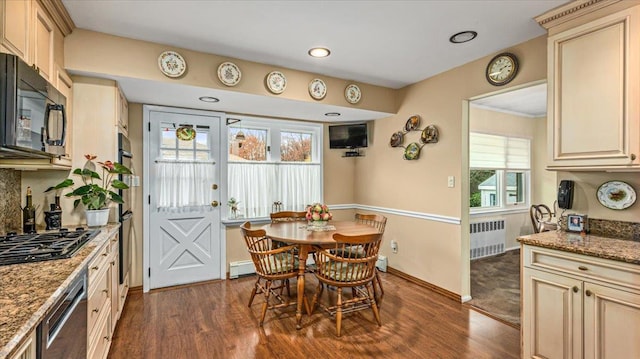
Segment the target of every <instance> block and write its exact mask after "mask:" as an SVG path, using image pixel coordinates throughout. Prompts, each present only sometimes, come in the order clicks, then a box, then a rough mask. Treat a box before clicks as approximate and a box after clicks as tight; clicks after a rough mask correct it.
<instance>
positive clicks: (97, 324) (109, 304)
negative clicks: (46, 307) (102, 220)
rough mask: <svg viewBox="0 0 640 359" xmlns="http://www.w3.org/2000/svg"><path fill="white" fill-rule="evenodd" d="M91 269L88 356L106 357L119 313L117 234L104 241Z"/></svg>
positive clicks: (88, 302) (98, 358)
mask: <svg viewBox="0 0 640 359" xmlns="http://www.w3.org/2000/svg"><path fill="white" fill-rule="evenodd" d="M88 270H89V278H88V283H89V284H88V288H89V289H88V291H87V292H88V300H87V320H88V321H87V351H88V352H87V358H91V359H94V358H95V359H104V358H106V357H107V354H108V353H109V347H110V346H111V339H112V337H113V332H114V331H115V328H116V324H117V322H118V319H119V316H120V296H119V295H118V292H119V283H118V235H117V234H115V235H114V236H113V237H111V238H109V239H108V240H107V241H106V242H105V243H104V244H103V246H102V248H101V249H100V251H99V252H98V254H97V255H96V257H95V258H94V259H93V260H92V261H91V262H90V263H89V269H88Z"/></svg>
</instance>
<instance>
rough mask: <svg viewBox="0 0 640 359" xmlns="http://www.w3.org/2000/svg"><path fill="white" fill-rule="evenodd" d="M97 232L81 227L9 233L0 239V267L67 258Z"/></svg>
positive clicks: (97, 230) (97, 231)
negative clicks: (53, 230) (54, 230)
mask: <svg viewBox="0 0 640 359" xmlns="http://www.w3.org/2000/svg"><path fill="white" fill-rule="evenodd" d="M99 232H100V230H99V229H96V230H85V229H84V228H82V227H78V228H76V229H75V230H74V231H70V230H69V229H67V228H62V229H60V231H58V232H45V233H33V234H17V233H15V232H9V233H7V235H6V236H4V237H0V265H8V264H18V263H28V262H39V261H46V260H51V259H61V258H69V257H71V256H73V255H74V254H75V253H76V252H77V251H78V250H79V249H80V248H81V247H82V246H83V245H84V244H85V243H87V242H88V241H89V240H90V239H91V238H93V237H95V236H96V235H97V234H98V233H99Z"/></svg>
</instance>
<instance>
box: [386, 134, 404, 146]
mask: <svg viewBox="0 0 640 359" xmlns="http://www.w3.org/2000/svg"><path fill="white" fill-rule="evenodd" d="M403 141H404V134H403V133H402V131H398V132H396V133H394V134H393V135H391V140H390V141H389V144H390V145H391V147H398V146H401V145H402V142H403Z"/></svg>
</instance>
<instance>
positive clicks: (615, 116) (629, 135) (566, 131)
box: [536, 1, 640, 171]
mask: <svg viewBox="0 0 640 359" xmlns="http://www.w3.org/2000/svg"><path fill="white" fill-rule="evenodd" d="M583 3H584V2H572V3H570V4H568V5H566V6H565V7H563V8H560V9H557V10H552V12H550V13H547V14H544V15H541V16H540V17H538V18H536V19H537V20H538V22H539V23H541V24H542V25H543V26H545V27H547V28H548V29H549V38H548V42H547V56H548V61H547V71H548V78H547V81H548V89H547V91H548V95H547V96H548V101H547V104H548V111H547V113H548V121H547V124H548V128H547V131H548V153H549V161H548V169H551V170H630V171H634V170H640V6H635V7H630V8H624V9H623V10H620V11H618V10H619V9H620V8H623V7H625V6H628V4H632V3H633V2H626V4H625V3H624V2H621V3H618V4H616V2H615V1H612V2H608V3H607V2H604V1H602V2H597V1H596V2H590V4H587V5H585V4H583ZM607 4H613V5H611V6H608V5H607ZM635 4H636V5H637V2H636V3H635ZM571 6H576V7H575V8H571ZM592 7H599V8H598V9H595V10H594V9H592ZM581 12H585V15H581ZM563 17H570V18H571V19H568V20H566V21H564V22H563V21H562V20H563ZM550 19H551V20H550Z"/></svg>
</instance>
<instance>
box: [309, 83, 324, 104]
mask: <svg viewBox="0 0 640 359" xmlns="http://www.w3.org/2000/svg"><path fill="white" fill-rule="evenodd" d="M309 95H311V97H313V98H314V99H316V100H322V99H323V98H324V97H325V96H326V95H327V85H325V83H324V81H322V80H320V79H313V80H311V82H309Z"/></svg>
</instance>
